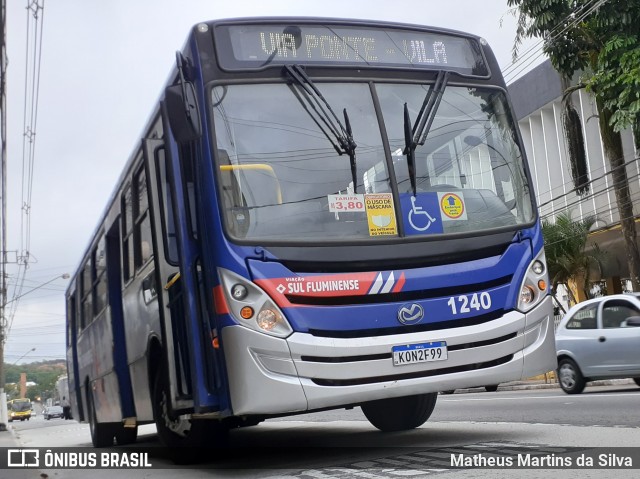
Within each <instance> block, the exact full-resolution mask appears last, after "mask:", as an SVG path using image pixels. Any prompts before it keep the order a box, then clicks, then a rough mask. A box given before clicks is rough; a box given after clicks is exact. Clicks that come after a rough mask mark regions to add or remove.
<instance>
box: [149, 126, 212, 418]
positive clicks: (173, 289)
mask: <svg viewBox="0 0 640 479" xmlns="http://www.w3.org/2000/svg"><path fill="white" fill-rule="evenodd" d="M167 131H168V130H167V129H165V132H167ZM168 136H169V134H168V133H165V138H166V137H168ZM170 144H171V141H170V140H169V141H167V142H166V143H165V141H163V140H158V139H146V140H145V141H144V151H145V157H146V161H147V165H148V168H149V172H150V175H149V176H150V182H151V183H153V187H152V188H150V191H151V198H152V201H153V204H154V212H155V214H154V215H153V229H154V234H155V238H156V247H157V251H156V255H157V256H156V257H157V259H158V261H157V263H156V268H157V272H158V279H159V284H160V285H161V288H160V289H161V291H159V292H158V293H159V298H161V302H160V310H161V323H162V326H163V328H162V329H163V331H162V334H163V348H164V351H165V358H166V364H165V366H166V367H167V369H168V371H165V372H164V373H165V374H167V379H168V383H169V387H168V391H167V393H168V394H169V395H170V397H171V400H172V409H173V410H174V411H180V410H185V409H188V408H195V411H196V412H197V411H198V409H199V405H207V406H210V407H211V406H215V405H217V397H216V396H212V395H211V393H210V391H211V390H212V385H213V384H215V379H214V377H213V376H214V375H215V373H214V368H213V367H211V366H212V364H213V362H214V358H213V354H212V352H211V351H209V350H210V349H211V348H210V347H207V346H208V345H209V341H208V340H207V338H206V336H205V328H203V325H204V324H205V323H206V321H203V320H201V319H200V318H202V317H203V315H205V314H206V306H204V305H203V304H202V302H203V301H202V300H203V298H204V295H203V292H202V281H201V278H200V276H201V275H200V272H201V268H200V266H199V261H198V258H197V255H196V253H195V252H196V251H197V246H196V243H195V240H194V232H193V229H194V228H195V224H196V219H195V217H194V216H193V215H192V214H191V213H190V211H191V212H192V211H193V208H191V209H190V207H189V206H190V205H189V201H191V202H193V200H194V196H193V195H194V193H193V184H191V185H190V184H189V181H184V180H183V175H182V168H181V166H180V162H179V160H178V154H177V151H174V152H171V151H170V146H169V145H170ZM174 147H175V144H174ZM172 153H173V154H172ZM174 158H175V160H174ZM189 198H190V199H189ZM191 207H193V204H192V205H191Z"/></svg>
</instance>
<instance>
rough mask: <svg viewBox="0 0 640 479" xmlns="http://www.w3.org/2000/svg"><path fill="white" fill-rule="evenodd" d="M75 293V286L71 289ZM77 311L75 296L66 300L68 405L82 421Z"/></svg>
mask: <svg viewBox="0 0 640 479" xmlns="http://www.w3.org/2000/svg"><path fill="white" fill-rule="evenodd" d="M72 291H75V285H74V287H73V288H72ZM78 370H79V367H78V310H77V302H76V294H75V293H73V294H71V295H70V296H69V297H68V298H67V375H68V378H69V398H68V399H69V403H70V404H71V408H72V410H73V411H76V412H77V417H76V419H78V420H83V419H84V411H83V408H82V395H81V392H80V380H79V376H78Z"/></svg>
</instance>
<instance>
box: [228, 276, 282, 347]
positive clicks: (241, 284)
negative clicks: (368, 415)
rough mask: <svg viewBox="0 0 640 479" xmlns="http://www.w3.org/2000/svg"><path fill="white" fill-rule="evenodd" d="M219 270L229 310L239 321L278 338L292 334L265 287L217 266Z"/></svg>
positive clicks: (243, 324)
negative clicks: (264, 289) (263, 288)
mask: <svg viewBox="0 0 640 479" xmlns="http://www.w3.org/2000/svg"><path fill="white" fill-rule="evenodd" d="M218 273H219V274H220V279H221V281H222V289H223V290H224V294H225V298H226V300H227V304H228V306H229V312H230V313H231V315H232V316H233V318H234V319H235V320H236V321H237V322H238V324H241V325H242V326H245V327H247V328H250V329H253V330H255V331H259V332H261V333H265V334H270V335H272V336H277V337H279V338H286V337H287V336H289V335H290V334H291V333H293V329H291V326H290V325H289V322H288V321H287V320H286V319H285V317H284V314H283V313H282V311H280V308H278V306H276V304H275V303H274V302H273V301H272V300H271V298H270V297H269V295H268V294H267V293H265V292H264V291H263V290H262V288H260V287H258V286H257V285H256V284H255V283H252V282H251V281H249V280H247V279H245V278H243V277H242V276H240V275H237V274H236V273H233V272H231V271H229V270H227V269H223V268H218ZM255 311H257V312H258V313H257V314H255Z"/></svg>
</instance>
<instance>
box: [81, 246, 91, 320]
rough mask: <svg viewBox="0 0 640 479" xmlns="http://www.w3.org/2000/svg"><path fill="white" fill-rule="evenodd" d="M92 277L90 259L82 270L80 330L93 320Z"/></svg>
mask: <svg viewBox="0 0 640 479" xmlns="http://www.w3.org/2000/svg"><path fill="white" fill-rule="evenodd" d="M92 296H93V277H92V268H91V258H89V259H88V260H87V262H86V264H85V265H84V268H83V270H82V319H81V323H82V326H81V327H82V329H84V328H86V327H87V326H88V325H89V323H91V320H92V319H93V297H92Z"/></svg>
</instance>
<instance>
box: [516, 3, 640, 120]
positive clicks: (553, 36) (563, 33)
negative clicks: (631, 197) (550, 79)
mask: <svg viewBox="0 0 640 479" xmlns="http://www.w3.org/2000/svg"><path fill="white" fill-rule="evenodd" d="M507 4H508V5H509V6H510V7H512V8H514V9H516V10H517V11H518V29H517V31H516V40H515V44H514V50H513V51H514V55H517V49H518V46H519V45H520V44H521V42H522V39H523V38H527V37H534V38H542V39H544V47H543V50H544V52H545V53H546V54H547V55H548V56H549V58H550V60H551V63H552V64H553V66H554V67H555V68H556V69H557V70H558V71H559V72H560V73H561V74H563V75H565V76H566V77H567V78H571V77H572V76H573V75H574V74H575V73H576V72H582V75H583V78H582V81H583V82H584V83H585V84H586V85H587V88H588V89H589V90H590V91H591V92H592V93H593V94H594V95H595V96H596V98H597V99H598V101H599V104H600V105H603V106H604V107H605V108H607V109H609V110H610V111H611V112H612V115H611V120H610V124H611V126H612V127H613V128H614V130H615V131H616V132H619V131H621V130H623V129H624V128H627V127H629V126H632V125H633V124H634V123H635V122H636V121H637V120H638V118H640V0H607V1H606V2H594V1H593V0H542V1H541V0H507ZM595 5H598V7H597V8H596V9H594V10H591V8H592V7H593V6H595Z"/></svg>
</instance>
